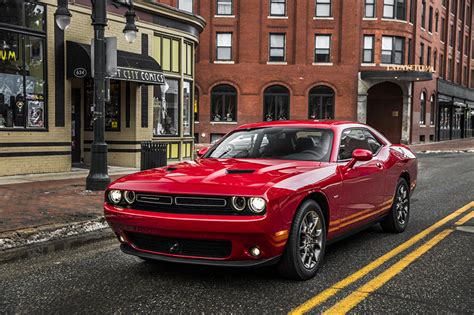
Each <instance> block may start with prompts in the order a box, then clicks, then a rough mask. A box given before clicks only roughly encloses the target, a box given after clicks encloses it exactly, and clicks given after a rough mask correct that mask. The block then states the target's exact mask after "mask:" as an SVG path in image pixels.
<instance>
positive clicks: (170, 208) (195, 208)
mask: <svg viewBox="0 0 474 315" xmlns="http://www.w3.org/2000/svg"><path fill="white" fill-rule="evenodd" d="M123 206H124V207H126V208H130V209H133V210H142V211H150V212H163V213H183V214H216V215H247V212H246V211H242V212H241V213H237V212H236V211H235V210H234V209H232V206H231V203H230V197H221V196H192V195H191V196H190V195H174V196H173V195H158V194H152V193H142V192H137V193H136V200H135V202H134V203H133V204H132V205H123ZM250 214H251V213H250V212H249V213H248V215H250Z"/></svg>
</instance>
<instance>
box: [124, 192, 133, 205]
mask: <svg viewBox="0 0 474 315" xmlns="http://www.w3.org/2000/svg"><path fill="white" fill-rule="evenodd" d="M123 198H124V199H125V201H126V202H127V203H128V204H130V205H131V204H132V203H134V202H135V193H134V192H133V191H125V192H124V194H123Z"/></svg>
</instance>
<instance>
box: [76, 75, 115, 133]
mask: <svg viewBox="0 0 474 315" xmlns="http://www.w3.org/2000/svg"><path fill="white" fill-rule="evenodd" d="M120 94H121V93H120V81H116V80H110V98H109V101H106V102H105V130H106V131H120V109H121V101H120ZM84 104H94V80H93V79H84ZM86 108H87V110H84V116H85V117H84V118H85V123H84V130H86V131H92V130H93V127H94V119H93V112H92V108H91V107H86Z"/></svg>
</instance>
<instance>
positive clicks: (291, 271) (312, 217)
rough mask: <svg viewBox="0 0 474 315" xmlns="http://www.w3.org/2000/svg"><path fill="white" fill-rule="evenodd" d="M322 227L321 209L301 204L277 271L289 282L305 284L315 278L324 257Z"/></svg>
mask: <svg viewBox="0 0 474 315" xmlns="http://www.w3.org/2000/svg"><path fill="white" fill-rule="evenodd" d="M325 246H326V224H325V220H324V215H323V212H322V210H321V207H320V206H319V205H318V203H317V202H315V201H314V200H307V201H305V202H304V203H303V204H302V205H301V206H300V208H299V209H298V211H297V212H296V214H295V218H294V220H293V224H292V226H291V232H290V236H289V238H288V242H287V244H286V248H285V252H284V254H283V257H282V258H281V261H280V262H279V265H278V269H279V271H280V273H281V274H282V275H284V276H286V277H288V278H290V279H295V280H307V279H310V278H312V277H314V275H315V274H316V272H317V270H318V268H319V267H320V266H321V262H322V260H323V257H324V250H325Z"/></svg>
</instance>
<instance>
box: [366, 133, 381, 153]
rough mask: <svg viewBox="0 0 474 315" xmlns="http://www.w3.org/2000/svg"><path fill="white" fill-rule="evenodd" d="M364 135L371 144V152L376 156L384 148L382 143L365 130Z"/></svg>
mask: <svg viewBox="0 0 474 315" xmlns="http://www.w3.org/2000/svg"><path fill="white" fill-rule="evenodd" d="M364 134H365V136H366V137H367V142H368V143H369V147H370V151H372V153H373V154H376V153H377V152H378V151H379V149H380V148H381V147H382V143H380V141H379V140H377V138H375V136H374V135H373V134H372V133H371V132H370V131H368V130H364Z"/></svg>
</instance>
